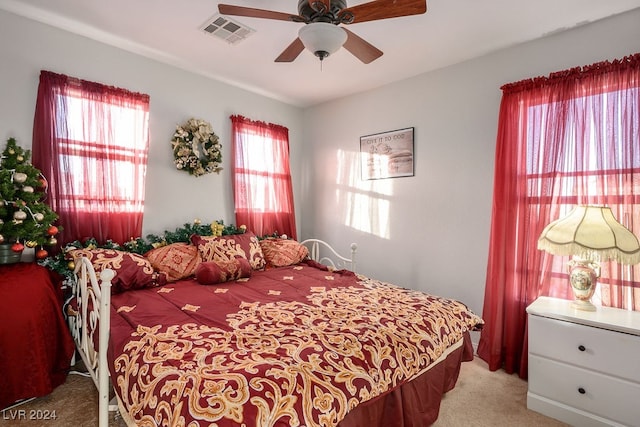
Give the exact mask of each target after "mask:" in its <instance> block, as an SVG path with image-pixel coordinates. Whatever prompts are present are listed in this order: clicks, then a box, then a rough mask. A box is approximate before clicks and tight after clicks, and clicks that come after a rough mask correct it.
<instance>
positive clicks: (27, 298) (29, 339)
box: [0, 263, 75, 409]
mask: <svg viewBox="0 0 640 427" xmlns="http://www.w3.org/2000/svg"><path fill="white" fill-rule="evenodd" d="M60 298H61V295H60V294H59V292H58V291H57V289H56V286H55V284H54V282H53V281H52V279H51V276H50V273H49V270H47V269H46V268H44V267H41V266H39V265H37V264H34V263H18V264H11V265H0V381H1V383H2V384H1V385H0V409H1V408H5V407H7V406H9V405H10V404H11V403H13V402H15V401H16V400H20V399H26V398H30V397H39V396H44V395H47V394H49V393H51V391H53V389H54V388H55V387H57V386H58V385H60V384H62V383H63V382H64V381H65V378H66V376H67V373H68V371H69V365H70V363H71V357H72V356H73V352H74V349H75V346H74V343H73V339H72V338H71V334H70V333H69V330H68V328H67V325H66V323H65V321H64V318H63V315H62V308H61V307H62V303H61V300H60Z"/></svg>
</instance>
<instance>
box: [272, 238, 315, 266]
mask: <svg viewBox="0 0 640 427" xmlns="http://www.w3.org/2000/svg"><path fill="white" fill-rule="evenodd" d="M260 247H261V248H262V253H263V254H264V257H265V259H266V260H267V266H268V267H286V266H288V265H293V264H297V263H299V262H300V261H302V260H303V259H305V258H306V257H307V256H309V249H307V247H306V246H304V245H301V244H300V243H298V242H296V241H295V240H289V239H264V240H260Z"/></svg>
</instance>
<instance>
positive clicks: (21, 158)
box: [16, 156, 24, 163]
mask: <svg viewBox="0 0 640 427" xmlns="http://www.w3.org/2000/svg"><path fill="white" fill-rule="evenodd" d="M16 160H17V161H18V162H20V163H22V162H23V161H24V156H17V157H16Z"/></svg>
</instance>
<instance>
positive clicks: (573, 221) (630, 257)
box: [538, 206, 640, 264]
mask: <svg viewBox="0 0 640 427" xmlns="http://www.w3.org/2000/svg"><path fill="white" fill-rule="evenodd" d="M538 249H542V250H544V251H546V252H548V253H550V254H553V255H574V256H579V257H580V258H586V259H590V260H592V261H598V262H602V261H607V260H609V259H612V260H615V261H616V262H618V263H621V264H638V263H639V262H640V243H639V242H638V238H637V237H636V236H635V235H634V234H633V233H632V232H631V231H629V229H628V228H626V227H625V226H624V225H622V224H620V223H619V222H618V221H617V220H616V218H615V217H614V216H613V212H611V209H610V208H608V207H604V206H577V207H575V208H574V209H573V210H572V211H571V212H570V213H569V215H567V216H565V217H564V218H560V219H558V220H556V221H553V222H552V223H550V224H549V225H547V226H546V227H545V228H544V230H543V231H542V234H541V235H540V238H539V239H538Z"/></svg>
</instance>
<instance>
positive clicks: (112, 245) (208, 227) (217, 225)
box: [38, 220, 246, 279]
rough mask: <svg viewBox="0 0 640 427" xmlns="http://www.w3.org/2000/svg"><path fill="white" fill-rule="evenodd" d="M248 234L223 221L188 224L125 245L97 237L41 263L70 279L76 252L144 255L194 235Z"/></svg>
mask: <svg viewBox="0 0 640 427" xmlns="http://www.w3.org/2000/svg"><path fill="white" fill-rule="evenodd" d="M245 231H246V227H244V226H240V227H236V226H235V225H224V222H223V221H214V222H212V223H211V224H206V223H205V224H203V223H201V222H200V221H199V220H196V221H194V222H193V223H192V224H189V223H186V224H184V225H183V226H182V227H178V228H176V229H175V230H174V231H168V230H167V231H165V232H164V233H163V234H161V235H157V234H148V235H147V237H146V238H142V237H138V238H136V239H131V240H129V241H128V242H125V243H124V244H122V245H121V244H119V243H116V242H114V241H112V240H107V241H106V242H104V243H99V242H98V241H97V240H96V239H95V238H93V237H92V238H89V239H87V240H85V241H84V242H80V241H79V240H76V241H74V242H71V243H68V244H67V245H65V247H64V248H63V249H62V251H61V252H60V253H59V254H57V255H55V256H50V257H47V258H45V259H42V260H39V261H38V264H40V265H42V266H44V267H47V268H49V269H51V270H53V271H55V272H57V273H59V274H60V275H62V276H64V277H65V278H66V279H70V278H72V276H73V268H72V267H71V266H70V264H69V263H70V260H69V259H68V258H67V256H66V254H67V253H68V252H69V251H71V250H73V249H85V248H90V249H95V248H102V249H116V250H120V251H126V252H132V253H136V254H139V255H144V254H146V253H147V252H149V251H150V250H151V249H154V248H159V247H161V246H165V245H170V244H172V243H179V242H182V243H190V239H191V235H193V234H198V235H200V236H223V235H229V234H243V233H244V232H245Z"/></svg>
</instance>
